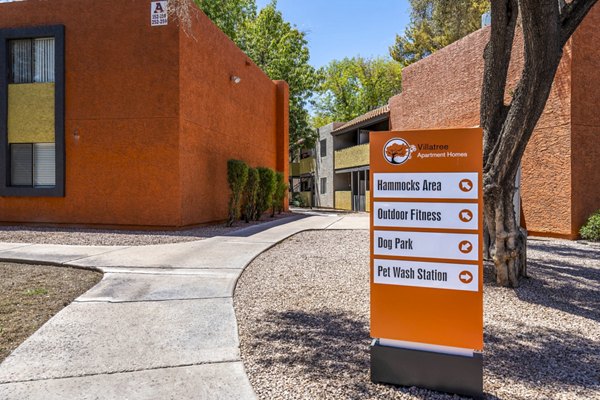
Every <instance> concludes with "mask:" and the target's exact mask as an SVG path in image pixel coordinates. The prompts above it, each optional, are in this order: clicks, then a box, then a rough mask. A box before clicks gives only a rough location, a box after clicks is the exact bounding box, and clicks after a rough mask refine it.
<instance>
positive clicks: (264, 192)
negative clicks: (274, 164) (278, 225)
mask: <svg viewBox="0 0 600 400" xmlns="http://www.w3.org/2000/svg"><path fill="white" fill-rule="evenodd" d="M257 170H258V177H259V182H260V184H259V188H258V196H257V201H256V212H255V214H254V219H255V220H257V221H258V220H259V219H260V217H261V216H262V215H263V214H264V212H265V211H267V210H268V209H269V208H270V207H271V203H272V202H273V193H274V192H275V185H276V184H277V182H276V180H275V172H273V170H272V169H271V168H264V167H258V168H257Z"/></svg>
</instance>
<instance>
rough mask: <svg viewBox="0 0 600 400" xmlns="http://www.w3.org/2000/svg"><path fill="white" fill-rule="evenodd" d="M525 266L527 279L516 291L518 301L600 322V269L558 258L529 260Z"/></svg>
mask: <svg viewBox="0 0 600 400" xmlns="http://www.w3.org/2000/svg"><path fill="white" fill-rule="evenodd" d="M599 263H600V261H599ZM528 268H529V275H530V278H529V279H525V280H524V281H523V283H522V284H521V286H520V287H519V288H517V289H516V290H515V292H516V295H517V297H518V298H519V299H520V300H523V301H526V302H529V303H534V304H540V305H543V306H545V307H552V308H555V309H557V310H560V311H563V312H566V313H569V314H573V315H577V316H580V317H584V318H589V319H591V320H594V321H600V290H598V287H599V286H600V268H589V267H584V266H581V265H577V264H573V263H570V262H567V261H564V260H560V259H553V260H544V261H539V260H535V259H530V261H529V266H528ZM590 323H591V322H590Z"/></svg>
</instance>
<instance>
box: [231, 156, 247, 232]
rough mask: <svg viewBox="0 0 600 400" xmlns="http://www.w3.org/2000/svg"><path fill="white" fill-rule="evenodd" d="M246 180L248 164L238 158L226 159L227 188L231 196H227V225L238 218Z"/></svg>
mask: <svg viewBox="0 0 600 400" xmlns="http://www.w3.org/2000/svg"><path fill="white" fill-rule="evenodd" d="M247 180H248V166H247V165H246V163H245V162H243V161H240V160H228V161H227V182H228V183H229V189H230V190H231V197H230V198H229V218H228V219H227V226H231V225H233V223H234V222H235V221H236V220H237V219H239V218H240V203H241V197H242V190H244V186H245V185H246V181H247Z"/></svg>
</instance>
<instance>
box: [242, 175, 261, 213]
mask: <svg viewBox="0 0 600 400" xmlns="http://www.w3.org/2000/svg"><path fill="white" fill-rule="evenodd" d="M259 184H260V178H259V176H258V170H257V169H256V168H250V169H248V181H247V182H246V186H245V187H244V194H243V202H242V204H243V206H242V207H243V213H242V214H243V217H244V221H246V223H248V222H250V220H252V219H254V216H255V215H256V200H257V196H258V189H259Z"/></svg>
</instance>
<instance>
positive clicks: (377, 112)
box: [331, 104, 390, 135]
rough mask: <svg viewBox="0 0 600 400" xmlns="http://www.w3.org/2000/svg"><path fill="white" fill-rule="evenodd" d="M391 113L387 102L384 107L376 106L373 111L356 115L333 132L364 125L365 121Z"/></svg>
mask: <svg viewBox="0 0 600 400" xmlns="http://www.w3.org/2000/svg"><path fill="white" fill-rule="evenodd" d="M389 114H390V107H389V106H388V105H387V104H386V105H385V106H383V107H379V108H376V109H374V110H372V111H369V112H368V113H366V114H363V115H361V116H359V117H356V118H354V119H353V120H352V121H350V122H346V123H345V124H344V125H342V126H340V127H339V128H337V129H334V130H333V132H331V133H332V134H334V135H335V134H336V133H339V132H341V131H345V130H348V128H351V127H353V126H356V125H364V123H366V122H370V121H371V120H375V119H379V118H380V117H382V116H388V115H389Z"/></svg>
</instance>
